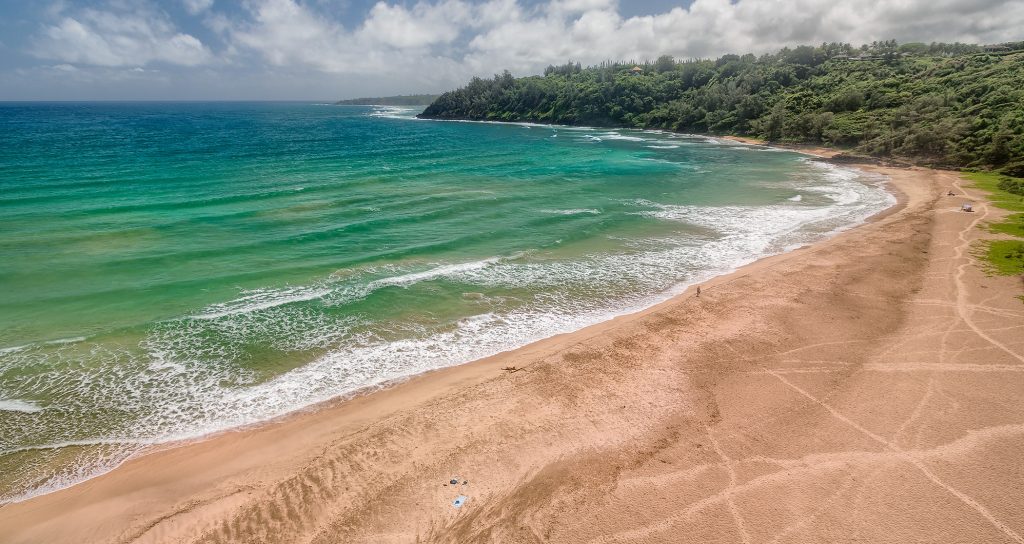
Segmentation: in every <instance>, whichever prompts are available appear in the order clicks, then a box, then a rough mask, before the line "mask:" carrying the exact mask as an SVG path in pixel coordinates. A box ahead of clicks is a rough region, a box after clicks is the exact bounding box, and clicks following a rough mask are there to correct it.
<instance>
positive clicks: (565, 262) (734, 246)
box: [0, 103, 895, 503]
mask: <svg viewBox="0 0 1024 544" xmlns="http://www.w3.org/2000/svg"><path fill="white" fill-rule="evenodd" d="M418 111H419V110H417V109H414V108H383V107H369V106H334V105H328V104H312V103H3V104H0V503H2V502H10V501H17V500H22V499H24V498H27V497H31V496H34V495H38V494H41V493H46V492H49V491H53V490H56V489H60V488H62V487H66V486H68V485H72V484H74V483H77V482H80V481H83V480H85V479H88V478H89V477H92V476H95V475H97V474H100V473H102V472H104V471H107V470H110V469H111V468H113V467H116V466H117V465H118V464H119V463H121V462H123V461H124V460H125V459H127V458H128V457H130V456H132V455H135V454H137V453H139V452H140V451H143V450H144V449H145V448H147V447H148V446H150V445H154V444H160V443H166V442H170V441H175V440H181V439H189V438H195V437H199V436H202V435H205V434H208V433H211V432H216V431H220V430H225V429H230V428H235V427H239V426H243V425H250V424H254V423H259V422H262V421H266V420H268V419H270V418H273V417H276V416H280V415H282V414H285V413H288V412H290V411H294V410H296V409H300V408H303V407H308V406H310V405H313V404H315V403H318V402H322V401H325V400H328V399H332V398H337V397H341V396H345V395H351V394H353V393H357V392H359V391H364V390H367V389H368V388H373V387H377V386H380V385H382V384H387V383H389V382H394V381H396V380H400V379H402V378H404V377H408V376H411V375H415V374H418V373H422V372H424V371H428V370H432V369H437V368H442V367H447V366H452V365H457V364H460V363H464V362H468V361H471V360H474V359H478V358H481V357H484V356H488V355H492V354H494V353H498V352H501V351H505V350H508V349H512V348H515V347H518V346H522V345H524V344H527V343H529V342H532V341H535V340H538V339H541V338H545V337H548V336H551V335H554V334H558V333H562V332H568V331H572V330H576V329H579V328H582V327H584V326H587V325H590V324H593V323H597V322H600V321H603V320H606V319H609V318H611V317H613V316H616V315H621V314H623V313H628V312H632V311H636V310H640V309H642V308H645V307H648V306H651V305H653V304H655V303H657V302H660V301H663V300H665V299H667V298H669V297H671V296H672V295H673V294H676V293H679V292H680V291H682V290H683V289H684V288H685V287H686V286H688V285H691V284H693V283H697V282H701V281H706V280H707V279H709V278H711V277H713V276H716V275H719V274H722V273H725V272H728V271H730V270H733V269H735V268H737V267H739V266H741V265H743V264H746V263H749V262H752V261H754V260H756V259H758V258H760V257H763V256H767V255H771V254H777V253H781V252H784V251H786V250H788V249H792V248H794V247H798V246H800V245H804V244H807V243H810V242H813V241H816V240H820V239H823V238H825V237H827V236H829V235H831V234H833V233H835V232H837V231H840V230H842V229H845V228H849V227H850V226H853V225H856V224H858V223H860V222H862V221H863V220H864V219H866V218H867V217H869V216H871V215H873V214H875V213H877V212H879V211H881V210H883V209H885V208H886V207H889V206H891V205H892V204H894V203H895V199H894V198H893V197H892V196H891V195H890V194H889V193H888V192H887V191H885V190H884V188H883V182H884V180H882V179H880V178H877V177H873V176H871V175H868V174H865V173H861V172H858V171H856V170H852V169H846V168H842V167H838V166H834V165H829V164H826V163H822V162H818V161H815V160H811V159H809V158H808V157H806V156H803V155H800V154H797V153H792V152H786V151H779V150H774V149H766V148H761V147H755V146H747V145H742V144H737V143H734V142H729V141H722V140H717V139H713V138H708V137H703V136H689V135H679V134H669V133H661V132H650V131H639V130H625V129H618V130H612V129H605V128H576V127H563V126H544V125H531V124H502V123H470V122H444V121H424V120H418V119H415V114H416V113H418Z"/></svg>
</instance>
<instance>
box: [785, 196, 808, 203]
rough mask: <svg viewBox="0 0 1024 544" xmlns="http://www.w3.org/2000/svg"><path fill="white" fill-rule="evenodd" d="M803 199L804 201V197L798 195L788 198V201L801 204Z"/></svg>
mask: <svg viewBox="0 0 1024 544" xmlns="http://www.w3.org/2000/svg"><path fill="white" fill-rule="evenodd" d="M803 199H804V197H803V195H796V196H791V197H789V198H787V199H786V200H788V201H790V202H800V201H801V200H803Z"/></svg>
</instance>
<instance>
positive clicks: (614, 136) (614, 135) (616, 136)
mask: <svg viewBox="0 0 1024 544" xmlns="http://www.w3.org/2000/svg"><path fill="white" fill-rule="evenodd" d="M600 137H601V138H604V139H605V140H622V141H626V142H646V141H647V140H646V139H644V138H641V137H639V136H627V135H625V134H620V133H618V132H605V133H602V134H600Z"/></svg>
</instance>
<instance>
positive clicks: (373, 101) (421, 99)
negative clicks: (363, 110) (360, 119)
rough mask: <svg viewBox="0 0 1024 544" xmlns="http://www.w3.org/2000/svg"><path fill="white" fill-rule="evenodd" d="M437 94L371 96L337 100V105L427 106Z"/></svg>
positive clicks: (435, 98)
mask: <svg viewBox="0 0 1024 544" xmlns="http://www.w3.org/2000/svg"><path fill="white" fill-rule="evenodd" d="M439 96H441V95H439V94H403V95H398V96H372V97H363V98H349V99H346V100H339V101H337V102H335V103H334V104H335V105H337V106H429V105H430V104H432V103H434V101H435V100H437V98H438V97H439Z"/></svg>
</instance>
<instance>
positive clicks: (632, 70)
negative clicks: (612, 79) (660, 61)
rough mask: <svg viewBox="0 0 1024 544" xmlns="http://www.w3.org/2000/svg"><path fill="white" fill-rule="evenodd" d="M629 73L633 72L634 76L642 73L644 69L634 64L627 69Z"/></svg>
mask: <svg viewBox="0 0 1024 544" xmlns="http://www.w3.org/2000/svg"><path fill="white" fill-rule="evenodd" d="M629 73H631V74H633V75H634V76H638V75H640V74H642V73H644V69H643V68H641V67H639V66H634V67H632V68H630V69H629Z"/></svg>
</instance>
